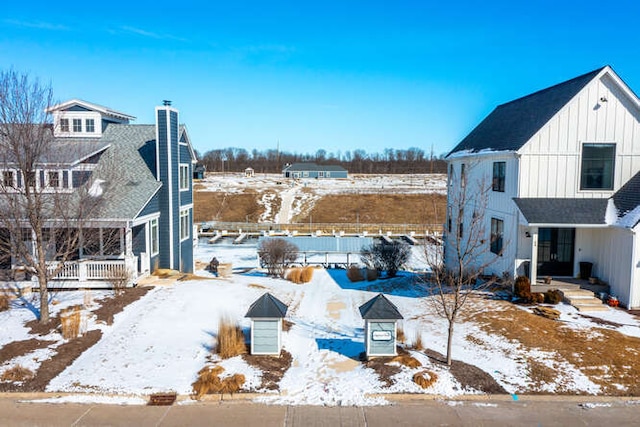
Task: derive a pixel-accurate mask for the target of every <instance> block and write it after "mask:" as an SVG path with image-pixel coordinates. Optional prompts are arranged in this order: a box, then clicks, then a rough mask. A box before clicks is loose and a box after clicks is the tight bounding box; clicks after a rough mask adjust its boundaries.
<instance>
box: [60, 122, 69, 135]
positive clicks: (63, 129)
mask: <svg viewBox="0 0 640 427" xmlns="http://www.w3.org/2000/svg"><path fill="white" fill-rule="evenodd" d="M60 132H69V119H60Z"/></svg>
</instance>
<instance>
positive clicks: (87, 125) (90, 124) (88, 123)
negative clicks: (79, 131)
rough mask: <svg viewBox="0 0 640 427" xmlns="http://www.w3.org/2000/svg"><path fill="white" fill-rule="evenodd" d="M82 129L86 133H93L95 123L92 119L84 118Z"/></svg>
mask: <svg viewBox="0 0 640 427" xmlns="http://www.w3.org/2000/svg"><path fill="white" fill-rule="evenodd" d="M84 129H85V131H86V132H88V133H93V132H95V131H96V124H95V121H94V120H93V119H86V120H85V121H84Z"/></svg>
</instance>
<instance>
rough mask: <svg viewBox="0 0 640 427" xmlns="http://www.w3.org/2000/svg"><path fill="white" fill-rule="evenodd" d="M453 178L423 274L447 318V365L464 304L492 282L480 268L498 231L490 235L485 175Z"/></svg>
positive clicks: (430, 299) (485, 264)
mask: <svg viewBox="0 0 640 427" xmlns="http://www.w3.org/2000/svg"><path fill="white" fill-rule="evenodd" d="M469 166H470V165H467V173H466V174H464V175H463V176H461V177H459V179H458V180H455V179H454V183H456V184H457V185H456V187H455V188H454V187H453V186H452V185H450V186H449V194H448V213H447V224H446V226H445V228H446V235H445V237H444V241H445V245H446V257H447V259H446V260H445V251H444V250H441V248H437V247H434V246H433V245H429V244H427V245H425V258H426V262H427V265H428V266H429V267H430V269H431V274H430V275H428V276H427V277H426V278H424V279H422V285H423V287H424V288H425V290H426V291H427V294H428V297H427V298H426V300H427V301H428V303H429V304H430V306H431V308H432V310H433V311H434V312H435V313H436V314H437V315H438V316H440V317H442V318H444V319H446V320H447V323H448V330H447V365H451V347H452V342H453V331H454V325H455V323H456V321H457V320H458V318H459V316H460V314H461V313H462V312H463V311H465V312H468V311H469V310H470V309H471V308H470V306H469V305H468V304H467V303H468V301H469V298H470V297H471V296H472V295H473V294H474V293H476V292H478V291H481V290H483V289H486V288H487V287H488V286H489V285H490V284H491V282H490V281H483V280H482V277H481V276H482V274H483V272H484V270H485V268H487V267H489V266H490V265H491V264H492V263H494V262H495V257H494V256H492V254H490V253H489V252H491V250H492V249H495V248H496V247H497V246H498V245H497V243H499V246H500V252H501V251H502V250H503V249H502V245H503V242H502V235H491V236H490V235H489V233H488V227H487V221H486V219H487V218H486V217H485V212H486V209H487V204H488V197H489V191H490V189H491V187H490V185H489V180H488V179H483V177H480V178H479V179H478V180H477V181H475V182H473V183H472V184H473V185H470V182H469V176H472V175H473V174H472V168H471V167H469ZM449 178H450V179H453V177H452V176H450V177H449ZM497 239H500V240H499V242H498V241H497Z"/></svg>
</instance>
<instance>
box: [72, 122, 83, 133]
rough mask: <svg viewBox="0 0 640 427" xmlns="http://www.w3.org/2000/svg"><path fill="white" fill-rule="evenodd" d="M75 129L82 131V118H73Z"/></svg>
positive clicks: (75, 130)
mask: <svg viewBox="0 0 640 427" xmlns="http://www.w3.org/2000/svg"><path fill="white" fill-rule="evenodd" d="M73 131H74V132H82V119H73Z"/></svg>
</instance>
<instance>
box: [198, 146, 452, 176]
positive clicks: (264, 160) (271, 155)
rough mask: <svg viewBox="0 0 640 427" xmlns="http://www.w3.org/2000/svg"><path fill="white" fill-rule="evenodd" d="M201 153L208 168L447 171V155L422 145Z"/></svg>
mask: <svg viewBox="0 0 640 427" xmlns="http://www.w3.org/2000/svg"><path fill="white" fill-rule="evenodd" d="M197 154H198V160H199V163H201V164H204V165H205V167H206V168H207V171H208V172H242V171H244V170H245V169H246V168H248V167H252V168H253V169H254V170H255V171H256V173H280V172H282V169H283V167H284V166H285V165H286V164H289V163H300V162H314V163H318V164H323V165H339V166H342V167H344V168H345V169H347V170H348V171H349V173H371V174H381V173H386V174H396V173H397V174H400V173H446V171H447V168H446V163H445V161H444V159H443V156H440V157H437V156H435V155H434V154H433V152H431V153H425V152H424V150H422V149H420V148H415V147H412V148H408V149H406V150H399V149H393V148H386V149H385V150H384V151H383V152H382V153H367V152H366V151H365V150H361V149H358V150H353V151H349V150H347V151H344V152H341V151H338V152H337V153H333V152H330V153H327V151H326V150H323V149H320V150H317V151H316V152H315V154H297V153H287V152H281V151H278V150H273V149H269V150H266V151H259V150H256V149H254V150H252V151H251V152H249V151H248V150H246V149H244V148H235V147H229V148H222V149H215V150H209V151H207V152H205V153H204V154H202V155H200V154H199V153H197Z"/></svg>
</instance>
